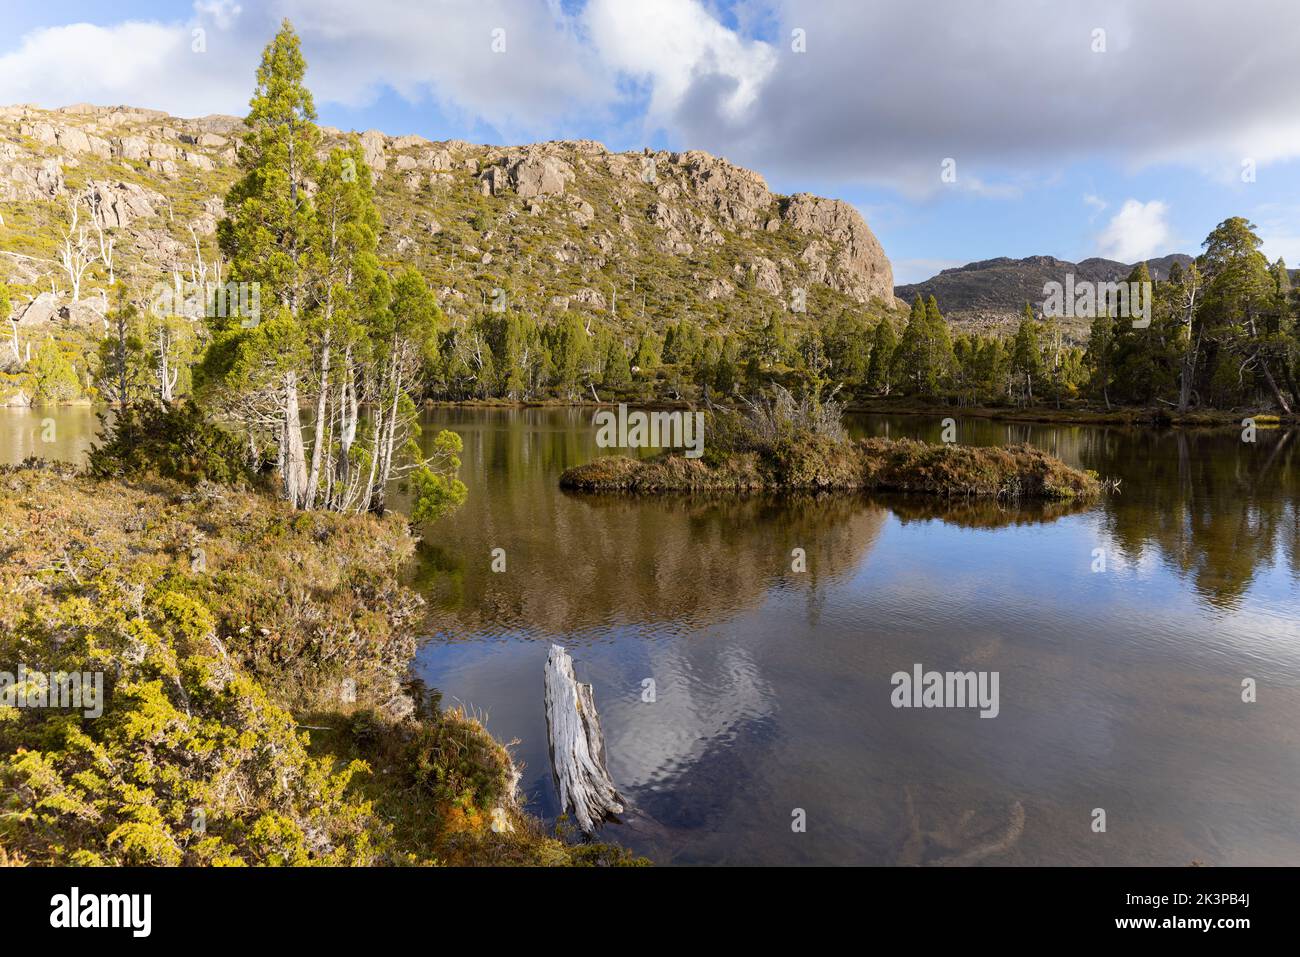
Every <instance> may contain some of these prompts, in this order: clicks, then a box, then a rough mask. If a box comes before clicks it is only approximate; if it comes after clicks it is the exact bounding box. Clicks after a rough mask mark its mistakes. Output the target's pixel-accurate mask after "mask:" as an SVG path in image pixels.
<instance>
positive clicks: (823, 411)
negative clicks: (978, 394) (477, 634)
mask: <svg viewBox="0 0 1300 957" xmlns="http://www.w3.org/2000/svg"><path fill="white" fill-rule="evenodd" d="M707 436H708V438H707V439H706V443H705V452H704V454H703V456H702V457H699V458H691V457H689V456H687V455H685V454H683V453H681V452H680V451H672V450H670V451H666V452H663V453H661V454H659V455H657V456H654V457H652V458H645V459H634V458H629V457H627V456H622V455H617V456H604V457H601V458H598V459H596V460H595V461H594V462H588V463H587V464H586V465H579V466H576V467H574V468H570V469H567V470H565V472H564V473H563V474H562V475H561V476H560V486H561V487H562V488H566V489H572V490H576V491H586V492H640V493H656V492H676V491H701V492H702V491H734V492H748V491H769V492H770V491H791V492H793V491H799V492H808V491H813V492H815V491H874V492H919V493H923V494H926V495H936V496H941V497H944V498H971V497H979V498H995V499H1046V500H1056V501H1060V500H1073V499H1087V498H1090V497H1093V496H1095V495H1097V494H1098V493H1099V492H1100V491H1101V487H1102V486H1101V482H1100V481H1099V480H1098V478H1097V476H1096V475H1095V474H1093V473H1090V472H1083V471H1080V470H1079V469H1075V468H1071V467H1070V466H1068V465H1066V464H1065V463H1064V462H1062V461H1061V460H1060V459H1057V458H1055V457H1054V456H1051V455H1048V454H1047V453H1046V452H1043V451H1042V450H1040V449H1036V448H1033V447H1032V446H1029V445H1015V446H1008V447H1004V448H979V447H975V446H967V445H956V444H951V443H942V444H932V443H929V442H921V441H917V440H915V439H886V438H867V439H850V438H849V437H848V436H847V435H846V434H845V433H844V430H843V427H842V426H841V424H840V408H839V406H838V405H837V404H836V403H834V402H826V403H818V402H815V401H812V400H808V399H805V400H803V401H800V402H796V401H795V400H794V399H793V398H792V397H791V396H790V394H789V393H788V392H785V391H784V390H781V389H779V388H778V389H777V390H776V391H774V392H773V394H772V397H771V398H770V399H763V400H758V401H755V402H748V403H747V408H746V409H745V410H743V411H730V410H715V411H713V412H712V413H710V415H709V428H708V432H707Z"/></svg>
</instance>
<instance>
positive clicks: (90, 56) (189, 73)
mask: <svg viewBox="0 0 1300 957" xmlns="http://www.w3.org/2000/svg"><path fill="white" fill-rule="evenodd" d="M229 22H232V23H233V21H229ZM194 29H205V30H207V31H208V34H207V36H206V37H205V43H206V45H207V50H208V52H206V53H195V52H193V50H192V45H193V41H194V36H193V34H192V30H194ZM223 32H224V31H223V30H222V28H221V27H219V26H218V25H217V23H216V21H215V20H213V21H210V22H209V21H200V20H196V21H194V23H193V24H192V25H186V24H163V23H140V22H126V23H120V24H116V25H114V26H110V27H102V26H96V25H93V24H89V23H76V24H71V25H69V26H61V27H50V28H47V29H42V30H35V31H33V32H31V33H29V34H27V35H26V36H24V37H23V39H22V42H21V43H20V44H19V46H18V48H17V49H16V50H14V51H12V52H9V53H6V54H4V55H3V56H0V102H4V103H36V104H38V105H41V106H46V107H57V106H67V105H69V104H72V103H79V102H92V103H101V104H117V103H122V104H127V105H130V106H149V107H155V108H158V109H164V110H168V111H170V112H172V113H176V114H179V115H182V116H195V115H199V114H202V113H210V112H220V111H222V110H229V109H230V108H231V107H232V106H234V105H237V104H238V103H239V102H240V101H244V102H246V101H247V99H248V93H249V80H250V78H251V72H250V71H251V69H252V66H251V64H252V62H255V61H253V60H252V59H251V58H249V57H243V58H242V59H244V60H247V61H248V64H247V66H246V69H244V70H240V69H239V63H240V60H241V57H240V56H239V55H237V54H236V55H234V56H231V55H230V51H229V50H228V49H225V48H223V45H222V44H221V42H220V40H219V37H220V35H221V34H222V33H223ZM232 74H233V75H232ZM235 76H238V81H236V79H235Z"/></svg>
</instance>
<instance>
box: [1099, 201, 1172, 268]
mask: <svg viewBox="0 0 1300 957" xmlns="http://www.w3.org/2000/svg"><path fill="white" fill-rule="evenodd" d="M1168 214H1169V208H1168V207H1167V206H1166V205H1165V204H1164V203H1162V202H1161V201H1160V200H1158V199H1153V200H1151V201H1150V202H1147V203H1143V202H1140V201H1139V200H1136V199H1129V200H1125V201H1124V205H1123V206H1121V207H1120V210H1119V212H1118V213H1116V214H1115V215H1114V216H1113V217H1111V220H1110V222H1109V223H1108V224H1107V225H1106V228H1105V229H1103V230H1102V231H1101V233H1100V234H1099V235H1098V236H1097V246H1098V249H1099V250H1100V252H1101V255H1102V256H1104V257H1105V258H1107V259H1118V260H1119V261H1120V262H1126V263H1132V262H1137V261H1138V260H1141V259H1150V258H1152V257H1154V256H1161V255H1164V254H1165V253H1166V252H1168V251H1169V248H1170V243H1171V242H1172V238H1173V236H1172V233H1171V231H1170V229H1169V224H1168V222H1166V220H1165V217H1166V216H1167V215H1168Z"/></svg>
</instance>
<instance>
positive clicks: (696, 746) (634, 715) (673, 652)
mask: <svg viewBox="0 0 1300 957" xmlns="http://www.w3.org/2000/svg"><path fill="white" fill-rule="evenodd" d="M645 667H646V668H647V672H646V675H645V677H648V678H653V679H654V681H655V690H656V700H655V702H654V703H653V704H651V703H645V702H642V701H641V700H640V698H637V699H635V701H632V700H629V699H628V698H627V697H623V698H619V699H616V700H615V701H612V702H611V703H610V705H609V706H608V707H607V708H605V709H604V710H605V713H604V714H602V724H603V725H604V727H605V730H606V744H607V745H608V748H607V750H608V753H609V754H610V760H611V764H612V765H613V766H614V771H615V775H616V779H617V781H618V784H619V786H620V787H626V788H628V789H629V790H635V789H637V788H642V787H647V786H652V785H655V784H659V783H663V782H664V781H665V780H666V779H672V778H675V777H678V776H680V775H682V774H684V773H686V772H687V771H689V769H690V767H691V766H692V765H693V764H694V763H695V762H696V761H698V760H699V759H700V758H701V757H702V756H703V755H704V754H705V752H706V751H708V750H709V749H710V748H715V747H717V746H718V745H719V744H725V743H726V742H727V741H728V740H729V739H731V738H732V737H733V736H734V734H735V732H736V731H737V729H739V728H740V727H741V726H743V725H746V724H748V723H750V722H752V721H754V720H755V719H759V718H763V717H767V716H768V715H769V714H770V713H771V712H772V711H773V708H774V705H775V697H774V695H773V691H772V688H771V686H770V685H769V684H768V682H767V681H766V680H764V678H763V676H762V675H761V674H760V672H759V668H758V665H757V663H756V662H755V661H754V659H753V657H752V656H751V654H750V652H749V650H748V649H746V648H743V647H741V646H740V645H738V644H736V643H735V642H734V641H731V640H718V641H713V640H708V639H704V638H696V639H688V640H686V641H681V642H679V643H677V644H675V645H673V646H662V645H661V646H656V647H654V648H652V649H651V650H650V653H649V656H648V660H647V662H646V663H645ZM638 683H639V682H638Z"/></svg>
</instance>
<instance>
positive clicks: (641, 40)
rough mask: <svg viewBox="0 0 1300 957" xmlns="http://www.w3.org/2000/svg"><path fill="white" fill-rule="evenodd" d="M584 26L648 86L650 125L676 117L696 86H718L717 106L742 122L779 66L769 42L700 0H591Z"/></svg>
mask: <svg viewBox="0 0 1300 957" xmlns="http://www.w3.org/2000/svg"><path fill="white" fill-rule="evenodd" d="M582 19H583V23H584V25H585V26H586V28H587V31H588V33H589V36H590V38H591V41H592V43H593V44H594V46H595V48H596V49H597V50H598V51H599V54H600V57H601V59H602V60H604V62H605V63H607V64H609V65H610V66H611V67H613V68H614V69H616V70H618V71H619V72H621V73H624V74H628V75H631V76H633V77H636V78H638V79H641V80H645V81H647V82H648V84H649V92H650V108H649V119H650V121H651V122H655V121H663V120H666V119H668V118H670V117H671V116H672V115H673V113H674V112H675V111H677V110H678V109H680V108H681V107H682V101H683V100H684V98H685V97H686V95H687V93H688V92H689V91H690V90H691V88H692V87H693V86H694V85H695V84H699V83H710V84H720V85H721V87H722V92H721V95H720V96H719V99H718V105H719V107H720V109H721V110H722V111H723V114H724V115H725V116H727V117H728V118H731V119H736V118H738V117H740V116H741V115H742V113H743V112H744V111H745V110H747V109H748V108H750V107H752V106H753V105H754V102H755V99H756V98H757V96H758V92H759V89H760V88H761V86H762V84H763V83H764V81H766V79H767V78H768V76H769V75H770V74H771V72H772V70H773V69H774V68H775V66H776V61H777V55H776V52H775V50H774V49H773V48H772V47H771V46H770V45H769V44H767V43H763V42H761V41H755V40H747V39H744V38H742V37H740V36H738V35H737V34H736V33H735V32H733V31H732V30H729V29H728V28H726V27H724V26H723V25H722V24H720V23H719V22H718V21H717V20H715V19H714V18H713V17H712V16H711V15H710V14H709V13H708V11H707V10H705V9H704V7H703V6H702V5H701V4H700V3H698V2H697V0H638V2H635V3H628V2H627V0H589V2H588V4H587V7H586V10H585V11H584V13H583V17H582Z"/></svg>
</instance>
